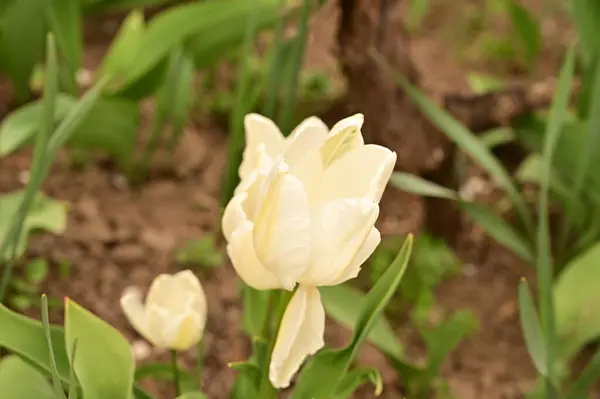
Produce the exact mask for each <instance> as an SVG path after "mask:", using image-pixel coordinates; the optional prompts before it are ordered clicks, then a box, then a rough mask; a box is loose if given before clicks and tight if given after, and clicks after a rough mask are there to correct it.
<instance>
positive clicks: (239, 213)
mask: <svg viewBox="0 0 600 399" xmlns="http://www.w3.org/2000/svg"><path fill="white" fill-rule="evenodd" d="M247 198H248V193H246V192H243V191H242V192H241V193H240V194H237V195H235V196H234V197H233V198H232V199H231V200H230V201H229V203H228V204H227V206H225V210H224V211H223V217H222V218H221V231H222V232H223V235H224V236H225V240H227V242H229V241H230V240H231V234H233V232H234V231H235V229H237V228H238V227H239V226H240V224H242V222H244V221H245V220H247V219H248V217H247V216H246V212H244V207H243V205H244V202H245V201H246V199H247Z"/></svg>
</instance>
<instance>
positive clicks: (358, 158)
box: [320, 144, 396, 202]
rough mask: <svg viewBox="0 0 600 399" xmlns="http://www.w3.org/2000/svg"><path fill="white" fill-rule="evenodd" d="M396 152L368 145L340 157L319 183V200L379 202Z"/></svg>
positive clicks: (390, 173) (394, 160) (393, 164)
mask: <svg viewBox="0 0 600 399" xmlns="http://www.w3.org/2000/svg"><path fill="white" fill-rule="evenodd" d="M395 165H396V153H395V152H392V151H390V150H389V149H387V148H385V147H382V146H379V145H374V144H368V145H365V146H362V147H359V148H358V149H355V150H353V151H350V152H348V153H346V154H344V155H343V156H342V157H341V158H340V159H338V160H337V161H336V162H334V163H333V164H331V166H329V167H328V168H327V169H326V170H325V172H324V175H323V181H322V183H321V190H320V191H321V201H323V202H325V201H330V200H333V199H335V198H343V197H350V198H352V197H354V198H355V197H366V198H369V199H371V200H372V201H375V202H379V200H381V196H382V195H383V191H384V190H385V186H386V185H387V183H388V181H389V179H390V177H391V175H392V172H393V171H394V166H395Z"/></svg>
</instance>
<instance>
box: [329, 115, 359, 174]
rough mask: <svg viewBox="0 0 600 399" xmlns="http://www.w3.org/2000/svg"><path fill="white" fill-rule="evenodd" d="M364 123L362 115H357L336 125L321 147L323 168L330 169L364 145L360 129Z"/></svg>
mask: <svg viewBox="0 0 600 399" xmlns="http://www.w3.org/2000/svg"><path fill="white" fill-rule="evenodd" d="M363 122H364V117H363V116H362V114H356V115H354V116H351V117H349V118H346V119H342V120H341V121H339V122H338V123H336V124H335V125H334V126H333V128H332V129H331V133H330V134H329V137H327V140H326V141H325V143H323V146H322V147H321V157H322V162H323V166H324V167H325V168H328V167H329V166H330V165H332V164H333V163H334V162H335V161H337V160H338V159H340V158H341V157H342V156H343V155H344V154H346V153H348V152H351V151H353V150H355V149H357V148H360V147H362V146H363V145H364V143H365V142H364V140H363V137H362V133H361V132H360V128H361V127H362V124H363Z"/></svg>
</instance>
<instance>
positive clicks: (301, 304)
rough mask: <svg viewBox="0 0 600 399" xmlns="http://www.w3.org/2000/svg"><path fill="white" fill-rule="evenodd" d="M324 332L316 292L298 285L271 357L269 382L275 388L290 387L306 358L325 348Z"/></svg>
mask: <svg viewBox="0 0 600 399" xmlns="http://www.w3.org/2000/svg"><path fill="white" fill-rule="evenodd" d="M324 333H325V310H324V309H323V304H322V303H321V296H320V294H319V290H317V289H316V288H315V287H307V286H303V285H300V286H299V287H298V290H297V291H296V292H295V293H294V295H293V296H292V299H291V300H290V303H289V304H288V306H287V308H286V310H285V313H284V315H283V319H282V320H281V325H280V327H279V332H278V333H277V339H276V341H275V347H274V349H273V354H272V355H271V364H270V365H269V379H270V380H271V384H273V386H274V387H275V388H286V387H288V386H289V385H290V381H291V379H292V377H293V376H294V374H296V372H298V370H299V369H300V366H301V365H302V363H303V362H304V360H305V359H306V357H308V356H310V355H314V354H315V353H316V352H317V351H318V350H319V349H321V348H322V347H323V346H324V345H325V342H324V340H323V335H324Z"/></svg>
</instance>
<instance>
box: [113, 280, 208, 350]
mask: <svg viewBox="0 0 600 399" xmlns="http://www.w3.org/2000/svg"><path fill="white" fill-rule="evenodd" d="M121 307H122V309H123V312H124V313H125V316H127V319H128V320H129V322H130V323H131V325H132V326H133V328H135V329H136V331H137V332H138V333H139V334H140V335H142V336H143V337H144V338H145V339H147V340H148V341H150V342H151V343H152V344H153V345H154V346H155V347H157V348H162V349H171V350H186V349H189V348H190V347H192V346H193V345H195V344H197V343H198V341H200V338H202V335H203V333H204V326H205V325H206V311H207V307H206V295H205V294H204V289H203V288H202V285H201V284H200V281H199V280H198V278H197V277H196V275H195V274H194V273H192V272H191V271H190V270H184V271H182V272H179V273H176V274H174V275H169V274H161V275H159V276H158V277H156V279H154V281H153V282H152V284H151V286H150V289H149V290H148V295H147V296H146V303H142V293H141V292H140V290H139V289H137V288H135V287H128V288H127V289H125V292H124V293H123V295H122V296H121Z"/></svg>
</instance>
